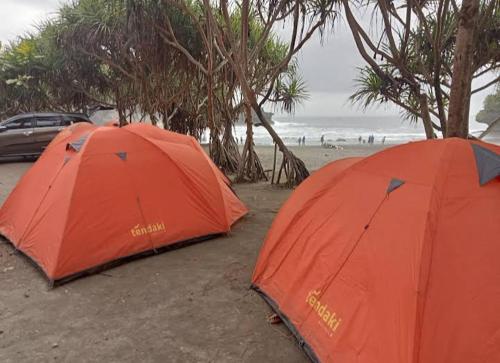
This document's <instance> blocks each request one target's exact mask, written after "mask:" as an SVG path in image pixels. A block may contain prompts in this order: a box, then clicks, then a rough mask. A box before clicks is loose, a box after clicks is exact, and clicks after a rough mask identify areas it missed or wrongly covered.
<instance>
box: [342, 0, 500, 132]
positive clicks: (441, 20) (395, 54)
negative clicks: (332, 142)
mask: <svg viewBox="0 0 500 363" xmlns="http://www.w3.org/2000/svg"><path fill="white" fill-rule="evenodd" d="M472 2H473V3H474V2H477V4H475V5H474V4H470V2H467V1H463V2H462V4H460V3H457V2H456V1H455V0H439V1H423V2H421V1H417V2H415V1H410V0H399V1H394V2H387V1H383V0H380V1H379V0H341V1H340V2H339V4H340V6H341V11H343V13H344V15H345V18H346V22H347V24H348V26H349V29H350V31H351V33H352V36H353V38H354V41H355V43H356V46H357V48H358V50H359V53H360V54H361V56H362V58H363V59H364V61H365V62H366V64H367V65H366V66H365V67H363V68H361V69H360V75H359V78H358V80H357V81H358V89H357V90H356V92H355V93H354V94H353V95H352V97H351V99H352V100H353V101H354V102H359V103H361V104H362V105H363V106H364V107H367V106H370V105H373V104H378V103H387V102H389V103H393V104H395V105H397V106H398V107H400V108H401V109H402V111H403V114H404V115H405V116H406V117H407V118H410V119H413V120H415V121H416V120H421V121H422V122H423V125H424V128H425V133H426V136H427V138H434V137H435V136H436V133H438V132H440V133H441V134H442V135H443V137H446V136H460V137H467V136H468V120H469V104H470V97H471V95H472V94H474V93H476V92H479V91H481V90H483V89H485V88H487V87H490V86H492V85H494V84H495V83H498V82H499V81H500V78H498V77H496V76H493V79H492V80H490V81H487V82H485V83H484V84H482V85H481V86H479V87H477V88H476V89H472V88H471V85H472V80H474V79H478V80H479V79H481V77H482V76H484V75H485V74H494V73H495V71H496V70H498V69H499V67H500V33H499V29H500V3H499V2H498V0H480V1H476V0H473V1H472ZM460 5H462V9H461V8H460ZM472 5H474V6H473V7H472V8H471V6H472ZM476 5H477V6H476ZM360 8H362V9H367V10H370V11H371V12H372V18H373V19H376V20H377V21H376V22H372V23H370V26H365V25H364V23H363V21H362V20H360V16H359V11H357V9H360ZM464 9H465V10H464ZM373 24H378V25H379V27H377V26H375V25H373Z"/></svg>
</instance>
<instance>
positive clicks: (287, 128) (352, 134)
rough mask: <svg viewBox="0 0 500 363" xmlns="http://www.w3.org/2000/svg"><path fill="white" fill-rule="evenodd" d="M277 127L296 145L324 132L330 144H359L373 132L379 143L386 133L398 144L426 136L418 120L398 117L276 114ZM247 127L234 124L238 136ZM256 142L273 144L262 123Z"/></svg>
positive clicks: (317, 140)
mask: <svg viewBox="0 0 500 363" xmlns="http://www.w3.org/2000/svg"><path fill="white" fill-rule="evenodd" d="M273 121H274V125H273V127H274V129H275V130H276V132H277V133H278V134H279V135H280V136H281V138H282V139H283V141H284V142H285V144H287V145H297V144H298V138H299V137H303V136H305V138H306V145H320V144H321V136H322V135H323V136H324V139H325V141H327V142H329V143H331V144H342V143H344V144H353V143H355V144H357V143H358V142H359V141H358V139H359V137H360V136H361V138H362V139H363V140H365V141H366V140H367V139H368V137H369V136H370V135H373V137H374V139H375V140H374V142H375V143H376V144H379V143H381V142H382V139H383V138H384V137H385V143H386V144H399V143H404V142H408V141H415V140H422V139H425V132H424V128H423V126H422V125H421V123H419V124H415V123H411V122H409V121H403V120H401V118H399V117H397V116H396V117H387V116H385V117H384V116H381V117H378V116H364V117H359V116H356V117H273ZM245 133H246V127H245V125H242V124H237V125H236V126H235V130H234V134H235V136H236V137H237V138H240V137H243V139H245ZM254 140H255V144H256V145H272V144H273V141H272V139H271V137H270V136H269V134H268V132H267V131H266V129H265V128H264V127H262V126H257V127H254Z"/></svg>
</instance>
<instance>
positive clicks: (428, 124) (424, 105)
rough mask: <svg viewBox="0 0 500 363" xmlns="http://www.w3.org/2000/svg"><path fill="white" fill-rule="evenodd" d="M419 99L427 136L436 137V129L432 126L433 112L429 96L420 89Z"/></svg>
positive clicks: (429, 137) (418, 92)
mask: <svg viewBox="0 0 500 363" xmlns="http://www.w3.org/2000/svg"><path fill="white" fill-rule="evenodd" d="M417 96H418V100H419V103H420V112H421V114H422V120H423V123H424V130H425V137H426V138H427V139H434V129H433V128H432V120H431V114H430V112H429V103H428V102H427V96H426V95H425V94H423V93H421V92H420V91H417Z"/></svg>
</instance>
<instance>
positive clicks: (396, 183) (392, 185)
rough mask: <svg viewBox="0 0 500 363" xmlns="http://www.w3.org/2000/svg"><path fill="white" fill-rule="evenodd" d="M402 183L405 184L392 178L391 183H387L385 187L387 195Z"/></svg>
mask: <svg viewBox="0 0 500 363" xmlns="http://www.w3.org/2000/svg"><path fill="white" fill-rule="evenodd" d="M404 183H405V181H404V180H400V179H397V178H392V179H391V181H390V182H389V186H388V187H387V194H389V193H391V192H392V191H393V190H395V189H398V188H399V187H400V186H401V185H403V184H404Z"/></svg>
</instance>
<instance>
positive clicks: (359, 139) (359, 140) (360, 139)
mask: <svg viewBox="0 0 500 363" xmlns="http://www.w3.org/2000/svg"><path fill="white" fill-rule="evenodd" d="M361 141H363V138H362V137H361V136H360V137H358V142H359V143H360V144H361Z"/></svg>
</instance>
